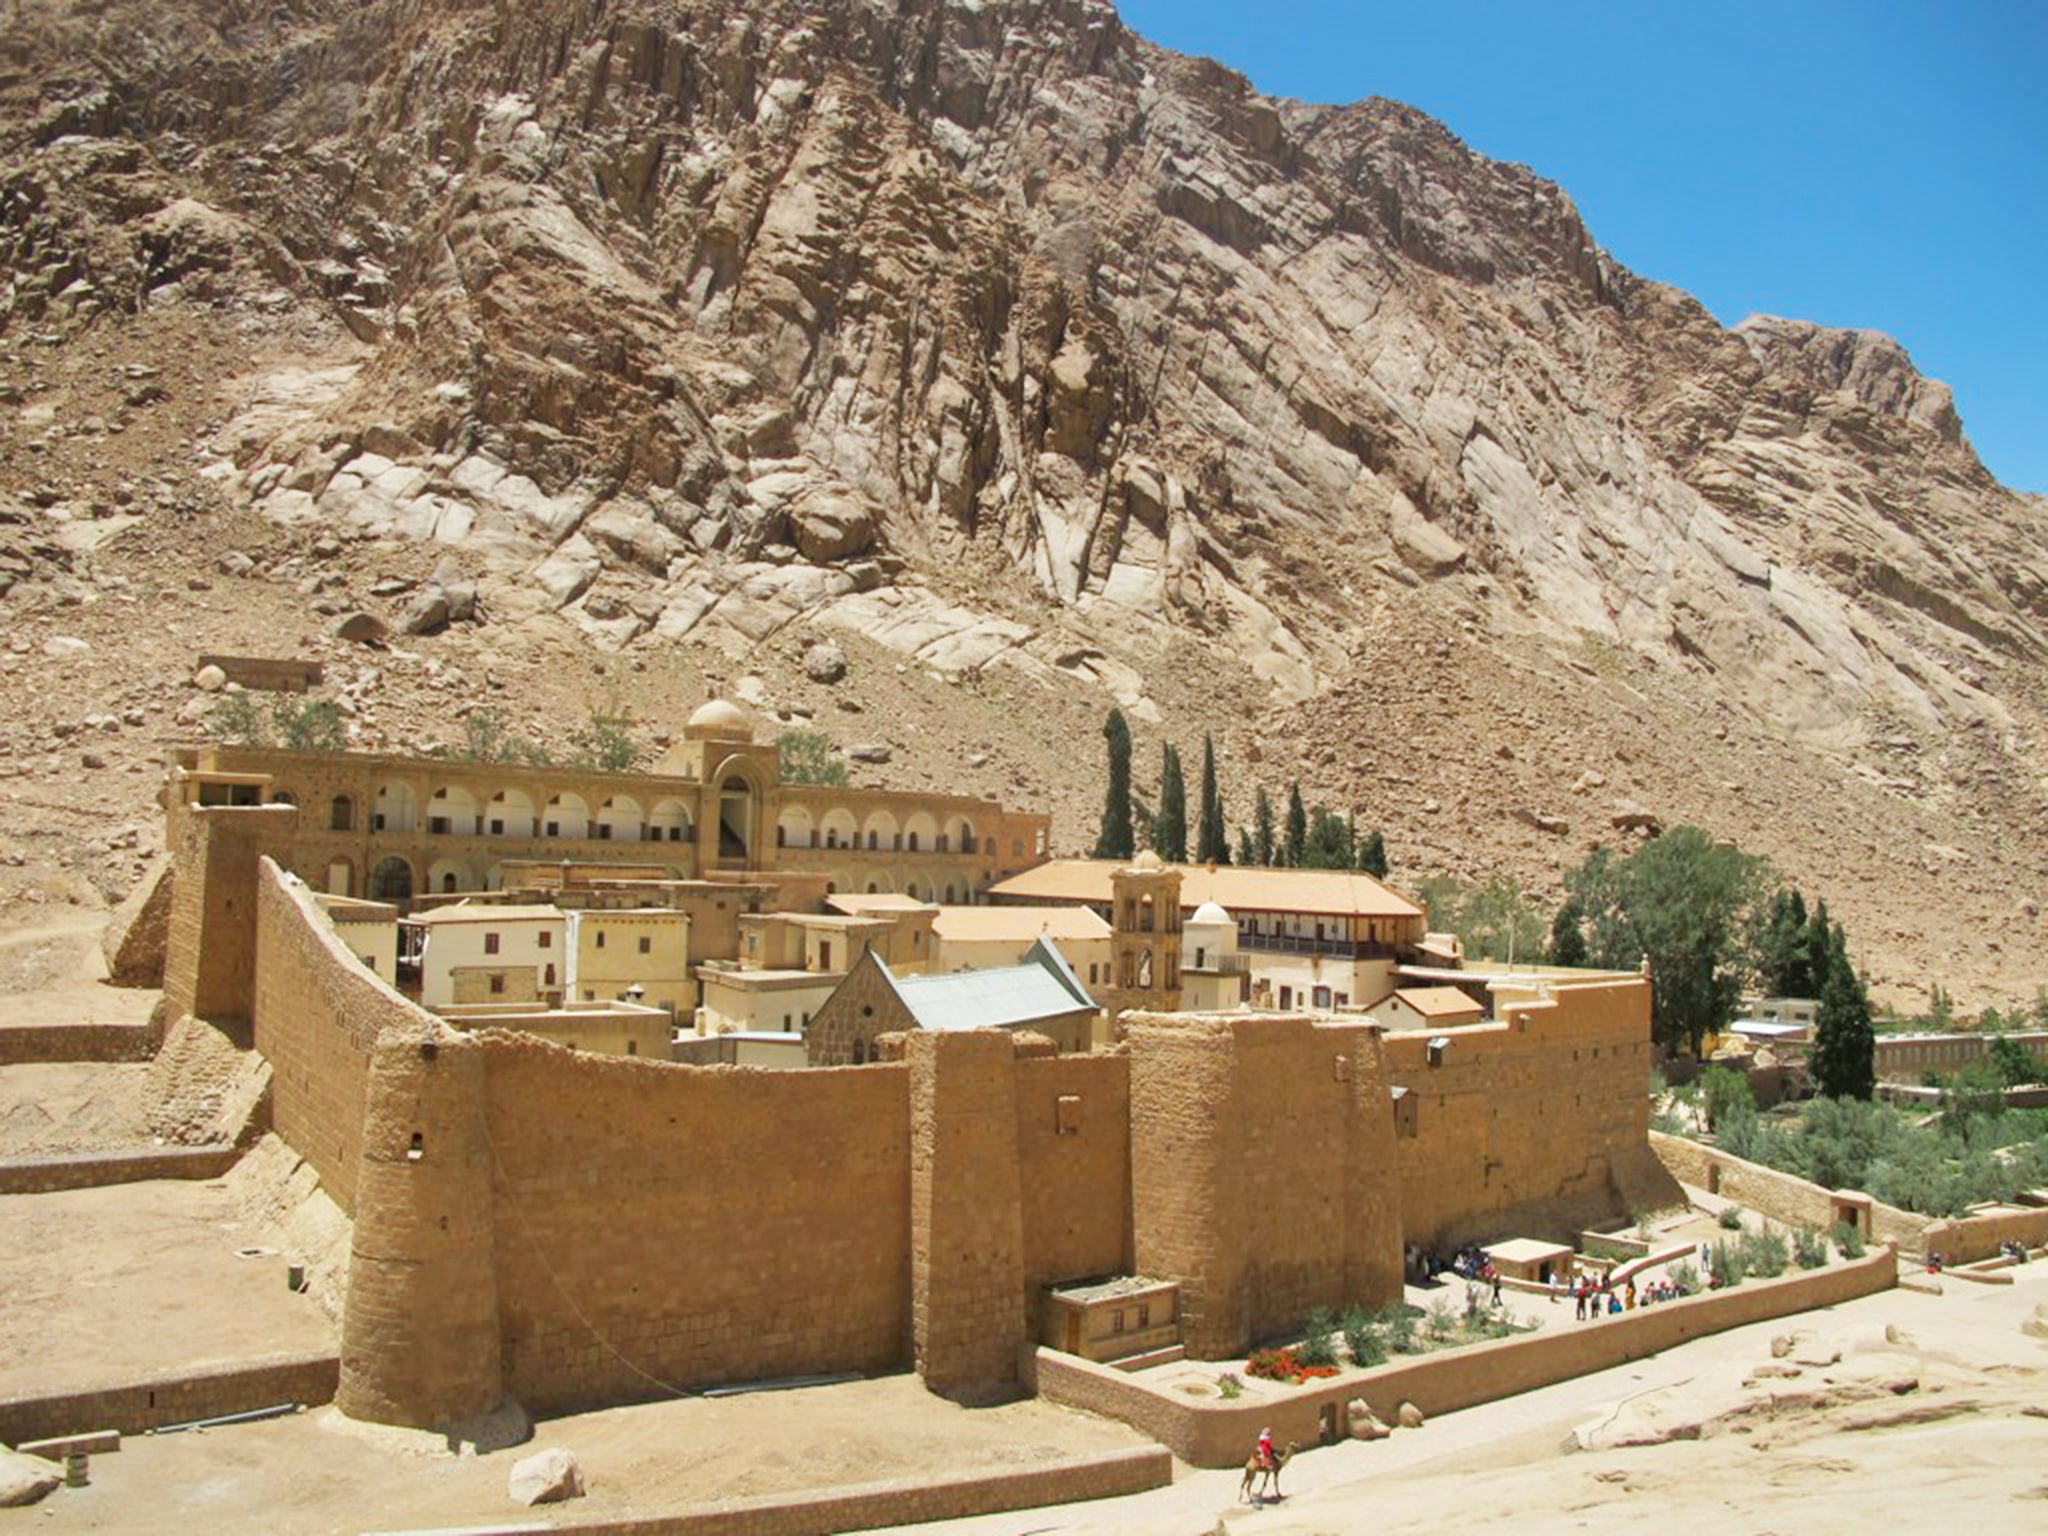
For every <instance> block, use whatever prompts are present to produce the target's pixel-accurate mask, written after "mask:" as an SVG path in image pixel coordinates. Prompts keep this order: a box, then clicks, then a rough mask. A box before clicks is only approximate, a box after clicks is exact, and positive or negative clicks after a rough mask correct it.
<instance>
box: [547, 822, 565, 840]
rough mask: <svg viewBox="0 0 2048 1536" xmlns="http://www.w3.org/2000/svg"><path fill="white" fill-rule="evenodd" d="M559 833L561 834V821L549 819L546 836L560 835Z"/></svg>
mask: <svg viewBox="0 0 2048 1536" xmlns="http://www.w3.org/2000/svg"><path fill="white" fill-rule="evenodd" d="M561 835H562V824H561V823H560V822H559V821H551V822H549V823H548V836H549V837H560V836H561Z"/></svg>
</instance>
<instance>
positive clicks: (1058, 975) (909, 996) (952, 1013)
mask: <svg viewBox="0 0 2048 1536" xmlns="http://www.w3.org/2000/svg"><path fill="white" fill-rule="evenodd" d="M869 957H870V958H871V959H872V960H873V962H874V964H875V966H876V967H877V968H878V969H879V970H880V971H881V973H882V975H883V977H884V979H886V980H887V981H888V983H889V985H890V986H891V987H893V988H894V989H895V992H896V996H897V997H898V998H899V999H900V1000H901V1001H902V1003H903V1006H904V1008H905V1010H907V1011H908V1012H909V1014H910V1017H911V1018H912V1019H913V1020H914V1021H915V1022H916V1024H917V1027H918V1028H919V1029H932V1030H944V1029H1018V1028H1021V1027H1023V1026H1025V1025H1028V1024H1034V1023H1036V1022H1037V1021H1039V1020H1040V1019H1055V1018H1060V1017H1062V1016H1063V1015H1066V1014H1071V1013H1081V1012H1089V1013H1092V1012H1094V1011H1095V1000H1094V999H1093V998H1091V997H1090V996H1089V995H1088V989H1087V988H1086V987H1084V986H1082V985H1081V979H1080V978H1079V977H1078V976H1076V975H1075V974H1074V968H1073V967H1072V966H1070V965H1068V964H1067V961H1066V957H1065V956H1064V955H1062V954H1061V953H1060V951H1059V946H1058V945H1056V944H1054V943H1053V942H1052V941H1051V940H1050V939H1044V938H1041V939H1040V940H1039V941H1038V942H1037V943H1036V944H1033V945H1032V946H1031V949H1030V951H1029V952H1028V953H1027V954H1026V955H1025V957H1024V963H1023V964H1022V965H1004V966H996V967H993V968H991V969H989V970H985V971H953V972H950V973H948V974H946V975H941V976H898V975H897V974H896V973H895V972H894V971H892V970H890V969H889V967H888V964H887V963H886V962H885V961H883V960H882V958H881V957H880V956H879V955H875V954H874V952H873V951H872V950H870V951H869Z"/></svg>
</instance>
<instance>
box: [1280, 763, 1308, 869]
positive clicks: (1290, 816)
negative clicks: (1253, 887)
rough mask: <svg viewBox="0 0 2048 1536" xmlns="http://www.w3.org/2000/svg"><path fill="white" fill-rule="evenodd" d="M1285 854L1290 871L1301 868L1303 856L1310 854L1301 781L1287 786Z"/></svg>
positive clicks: (1306, 811)
mask: <svg viewBox="0 0 2048 1536" xmlns="http://www.w3.org/2000/svg"><path fill="white" fill-rule="evenodd" d="M1284 852H1285V855H1286V863H1287V867H1288V868H1289V869H1299V868H1301V860H1302V856H1303V855H1304V854H1306V853H1307V852H1308V810H1307V808H1306V807H1304V806H1303V805H1302V803H1301V780H1299V779H1296V780H1295V781H1294V782H1293V783H1292V784H1290V785H1288V786H1287V847H1286V849H1285V850H1284Z"/></svg>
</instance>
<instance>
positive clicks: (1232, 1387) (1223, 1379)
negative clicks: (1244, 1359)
mask: <svg viewBox="0 0 2048 1536" xmlns="http://www.w3.org/2000/svg"><path fill="white" fill-rule="evenodd" d="M1216 1388H1217V1390H1218V1391H1219V1392H1221V1393H1222V1394H1223V1395H1224V1397H1225V1398H1234V1397H1243V1396H1244V1383H1243V1382H1241V1381H1239V1380H1238V1379H1237V1378H1236V1377H1235V1376H1233V1375H1231V1374H1230V1372H1228V1371H1225V1372H1224V1373H1223V1374H1222V1375H1221V1376H1218V1377H1217V1378H1216Z"/></svg>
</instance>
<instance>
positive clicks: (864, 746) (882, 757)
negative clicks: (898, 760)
mask: <svg viewBox="0 0 2048 1536" xmlns="http://www.w3.org/2000/svg"><path fill="white" fill-rule="evenodd" d="M846 755H847V756H848V757H849V758H851V759H852V760H853V761H854V762H856V763H886V762H887V761H889V749H888V748H887V747H885V746H883V745H882V744H881V743H880V742H873V741H869V742H862V743H861V744H860V745H859V746H857V747H848V748H847V749H846Z"/></svg>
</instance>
